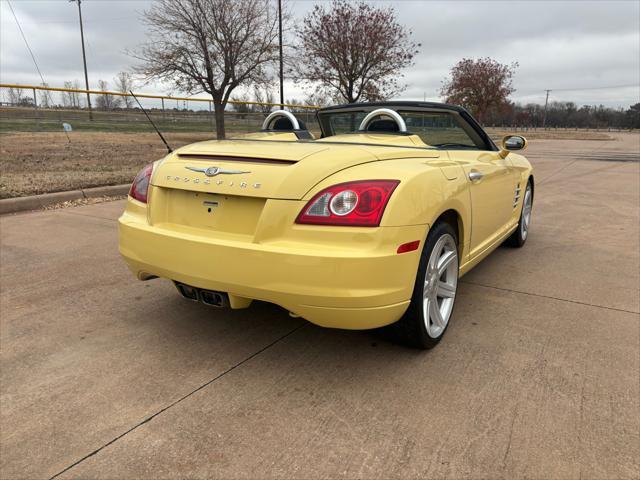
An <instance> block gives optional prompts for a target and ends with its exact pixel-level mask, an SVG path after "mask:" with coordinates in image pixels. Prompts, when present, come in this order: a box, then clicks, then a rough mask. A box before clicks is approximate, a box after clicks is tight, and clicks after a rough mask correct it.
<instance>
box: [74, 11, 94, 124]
mask: <svg viewBox="0 0 640 480" xmlns="http://www.w3.org/2000/svg"><path fill="white" fill-rule="evenodd" d="M76 1H77V2H78V16H79V17H80V41H81V42H82V63H84V84H85V87H86V89H87V90H89V75H88V74H87V54H86V53H85V50H84V29H83V28H82V7H81V6H80V4H81V3H82V0H69V2H71V3H74V2H76ZM87 106H88V107H89V120H91V121H93V111H92V110H91V95H90V94H89V92H87Z"/></svg>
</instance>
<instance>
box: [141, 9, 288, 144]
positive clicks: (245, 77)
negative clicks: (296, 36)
mask: <svg viewBox="0 0 640 480" xmlns="http://www.w3.org/2000/svg"><path fill="white" fill-rule="evenodd" d="M144 19H145V21H146V23H147V25H148V26H149V28H150V32H149V33H150V41H149V42H148V43H146V44H144V45H143V46H142V47H141V49H140V50H139V51H138V53H137V54H136V56H137V57H138V59H140V60H142V65H141V66H140V67H139V69H138V71H139V72H140V73H142V74H144V75H145V76H146V77H147V78H148V79H156V80H162V81H166V82H168V83H171V84H173V85H174V86H175V88H176V89H178V90H182V91H185V92H187V93H189V94H194V93H198V92H202V91H204V92H207V93H208V94H209V95H211V97H212V99H213V105H214V109H215V118H216V133H217V137H218V138H224V136H225V128H224V110H225V107H226V106H227V102H228V101H229V98H230V95H231V93H232V92H233V90H234V89H236V88H237V87H239V86H242V85H246V84H249V83H260V82H263V81H265V78H266V77H267V72H268V70H269V67H270V66H271V65H272V64H273V62H274V61H275V60H276V58H277V42H276V40H277V36H278V16H277V12H276V11H275V6H274V2H272V1H270V0H159V1H158V2H157V3H155V4H153V6H152V7H151V8H150V9H149V10H147V11H146V12H145V14H144Z"/></svg>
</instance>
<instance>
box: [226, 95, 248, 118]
mask: <svg viewBox="0 0 640 480" xmlns="http://www.w3.org/2000/svg"><path fill="white" fill-rule="evenodd" d="M230 100H231V101H232V102H234V103H233V111H234V112H238V113H239V115H238V116H239V117H240V118H242V119H245V118H247V114H249V113H251V112H253V105H251V104H249V103H246V102H248V101H249V98H248V97H247V96H246V95H244V94H241V95H236V96H233V97H231V98H230Z"/></svg>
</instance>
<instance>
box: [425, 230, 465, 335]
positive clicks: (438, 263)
mask: <svg viewBox="0 0 640 480" xmlns="http://www.w3.org/2000/svg"><path fill="white" fill-rule="evenodd" d="M457 288H458V249H457V247H456V243H455V241H454V239H453V237H452V236H451V235H449V234H444V235H442V236H441V237H440V238H439V239H438V241H437V242H436V244H435V246H434V247H433V250H432V251H431V255H430V256H429V263H428V265H427V272H426V275H425V279H424V289H423V301H422V313H423V319H424V323H425V327H426V330H427V333H428V334H429V336H430V337H431V338H438V337H440V335H442V333H443V332H444V330H445V328H446V327H447V324H448V323H449V318H451V312H452V311H453V302H454V300H455V296H456V290H457Z"/></svg>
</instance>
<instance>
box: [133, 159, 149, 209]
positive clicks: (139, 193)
mask: <svg viewBox="0 0 640 480" xmlns="http://www.w3.org/2000/svg"><path fill="white" fill-rule="evenodd" d="M152 173H153V163H150V164H149V165H147V166H146V167H144V168H143V169H142V170H140V173H138V175H136V178H135V179H134V180H133V183H132V184H131V188H130V189H129V196H130V197H132V198H135V199H136V200H138V201H139V202H142V203H147V193H148V191H149V183H150V182H151V174H152Z"/></svg>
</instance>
